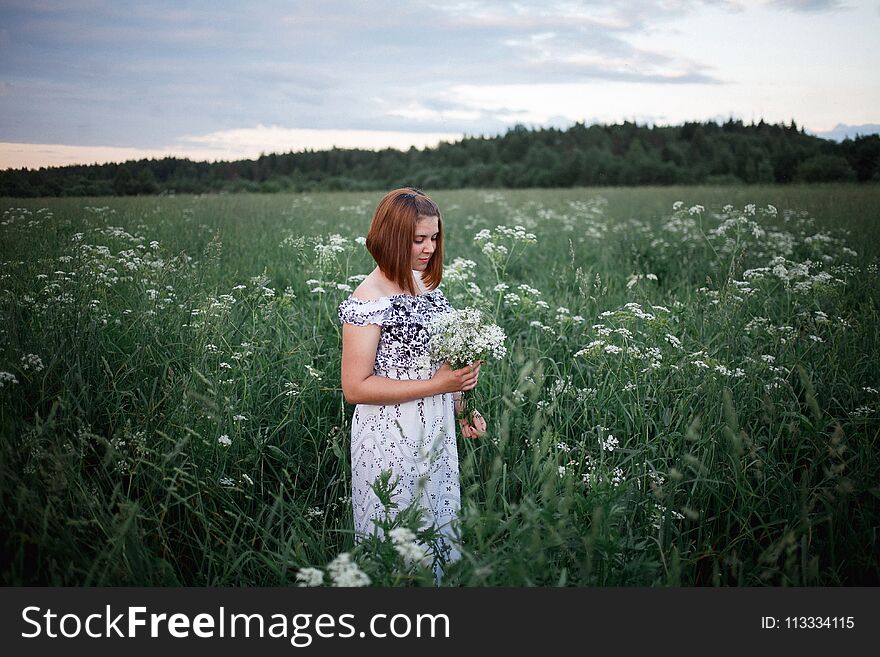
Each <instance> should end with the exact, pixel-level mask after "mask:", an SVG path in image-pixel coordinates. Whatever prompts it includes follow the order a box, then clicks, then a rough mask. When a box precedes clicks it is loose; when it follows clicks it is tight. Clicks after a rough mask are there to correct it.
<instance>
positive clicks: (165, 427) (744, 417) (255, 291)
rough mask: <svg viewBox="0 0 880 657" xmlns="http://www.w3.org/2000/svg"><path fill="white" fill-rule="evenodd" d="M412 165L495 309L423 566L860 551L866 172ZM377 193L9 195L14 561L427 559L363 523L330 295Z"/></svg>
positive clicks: (397, 571) (798, 564) (561, 564)
mask: <svg viewBox="0 0 880 657" xmlns="http://www.w3.org/2000/svg"><path fill="white" fill-rule="evenodd" d="M432 196H433V197H434V198H435V200H436V201H437V202H438V204H439V205H440V207H441V209H442V210H443V212H444V231H445V235H446V246H445V251H446V254H447V255H446V258H447V260H446V265H447V276H446V278H445V280H444V283H443V287H444V290H445V291H446V295H447V296H448V297H449V298H450V300H451V301H452V303H453V305H455V306H456V307H461V306H465V305H478V306H480V307H481V308H483V309H484V310H486V311H487V312H488V313H489V315H490V316H492V317H493V321H495V322H496V323H498V324H500V325H502V326H503V327H504V328H505V330H506V331H507V333H508V335H509V337H510V342H509V347H510V349H509V353H508V357H507V358H506V359H505V360H504V361H502V362H498V363H493V364H492V365H490V366H486V367H484V368H483V370H482V374H483V376H481V380H480V385H479V387H478V392H479V394H480V395H481V399H482V401H481V404H480V406H479V408H480V410H481V411H482V412H483V415H484V416H486V417H487V419H488V421H489V427H490V430H489V433H488V434H487V435H486V436H485V437H484V438H482V439H480V440H463V439H459V453H460V458H461V478H462V512H461V522H462V533H463V558H462V560H461V561H460V562H457V563H453V564H447V565H446V567H445V575H444V580H443V581H444V583H446V584H450V585H468V586H471V585H475V586H481V585H491V586H497V585H503V586H533V585H539V586H551V585H578V586H583V585H600V586H603V585H626V586H629V585H640V586H641V585H660V586H662V585H685V586H692V585H700V586H702V585H713V586H718V585H721V586H726V585H771V586H788V585H801V586H804V585H806V586H814V585H843V584H847V585H853V584H856V585H858V584H877V583H878V579H880V577H878V574H880V568H878V563H880V560H878V556H880V551H878V547H877V546H878V544H877V541H876V531H877V526H878V525H880V519H878V516H880V514H878V486H877V480H878V477H877V475H878V463H880V458H878V454H877V445H876V442H877V436H878V429H880V421H878V402H880V393H878V389H880V380H878V379H880V377H878V375H877V369H878V368H877V363H878V362H880V354H878V350H880V336H878V330H877V327H878V321H877V320H878V318H877V312H878V310H877V309H878V301H880V285H878V278H877V265H878V256H880V242H878V240H877V236H878V231H877V221H878V218H880V211H878V208H880V203H878V201H880V190H877V189H875V188H869V187H857V186H848V185H828V186H811V187H785V188H781V187H747V188H732V189H731V188H693V187H689V188H656V189H648V188H646V189H608V190H606V189H602V190H590V189H576V190H559V191H556V190H516V191H494V190H493V191H474V190H462V191H454V192H443V193H437V194H434V195H432ZM379 197H381V194H379V193H320V194H309V195H228V196H222V195H221V196H198V197H194V196H179V197H143V198H126V199H118V198H104V199H51V200H40V199H37V200H28V201H22V200H17V199H0V207H2V208H3V210H4V212H3V217H2V222H0V261H2V270H0V271H2V306H0V312H2V313H3V320H4V321H2V323H0V338H2V352H0V371H3V372H5V373H6V374H5V375H3V374H0V383H2V387H0V426H2V435H3V441H2V446H0V491H2V497H0V499H2V507H3V508H2V533H3V549H4V552H5V554H6V558H5V559H4V560H3V581H4V583H6V584H52V585H181V584H182V585H210V586H217V585H232V586H238V585H248V586H252V585H284V584H293V583H295V582H296V575H297V572H299V571H300V570H301V569H303V568H305V567H310V566H317V567H319V568H324V567H325V566H326V565H327V564H328V563H329V562H330V561H331V560H333V559H334V558H335V557H336V556H337V555H339V554H340V553H342V552H349V553H351V554H353V555H354V558H355V560H356V561H357V562H358V563H359V564H360V566H361V567H362V568H363V569H364V570H365V572H367V574H368V575H369V576H370V579H371V581H372V583H374V584H389V585H430V584H432V583H433V578H432V576H431V574H430V572H429V571H428V569H427V568H420V567H417V566H416V567H412V568H407V567H406V564H404V563H403V562H402V561H401V560H400V558H399V555H397V553H396V552H395V551H394V549H392V547H391V545H390V544H384V543H381V542H374V543H366V544H361V545H359V546H355V544H354V542H353V535H352V526H351V504H350V499H349V493H350V464H349V452H348V449H349V434H350V429H351V413H352V410H353V408H352V407H351V406H350V405H347V404H346V403H345V402H344V400H343V397H342V393H341V388H340V382H339V367H340V349H341V327H340V325H339V322H338V319H337V315H336V307H337V305H338V304H339V302H340V301H341V300H342V299H343V298H345V297H346V296H348V294H349V292H350V290H351V289H352V288H353V287H355V286H356V285H357V282H358V281H359V280H360V278H359V277H361V276H363V275H365V274H367V273H368V272H369V271H370V270H371V269H372V268H373V266H374V263H373V262H372V260H371V259H370V258H369V255H368V254H367V253H366V250H365V249H364V248H363V247H362V246H361V245H360V244H358V243H357V242H356V241H355V238H356V237H357V236H363V235H365V233H366V229H367V227H368V225H369V219H370V213H371V211H372V208H373V207H374V206H375V204H376V203H377V201H378V199H379ZM679 200H680V201H683V205H681V207H679V208H678V209H673V203H674V202H675V201H679ZM698 204H699V205H700V206H704V207H703V208H702V209H701V208H700V207H699V206H698ZM726 204H731V205H732V206H733V207H730V208H728V209H727V210H724V209H723V207H724V206H725V205H726ZM747 204H756V205H757V208H755V209H754V210H753V209H751V208H746V207H745V206H746V205H747ZM767 204H772V205H773V206H775V208H776V210H777V212H775V213H774V212H773V211H771V210H769V209H767V208H766V206H767ZM499 225H501V226H508V227H513V226H516V225H520V226H523V227H524V228H525V229H526V230H527V231H529V232H531V233H533V234H534V235H535V238H536V240H535V241H536V243H530V242H529V241H524V240H521V239H518V238H516V237H515V236H511V235H505V234H504V232H503V231H496V230H495V227H496V226H499ZM483 229H487V230H488V231H489V232H490V236H491V237H490V238H488V239H490V240H491V241H492V243H493V244H496V245H502V246H505V247H506V248H507V254H506V255H505V254H504V253H503V251H498V250H495V251H493V250H492V249H488V250H487V251H486V252H484V251H483V249H482V246H481V245H482V244H484V243H485V241H486V240H485V239H483V240H482V241H475V240H474V237H475V235H476V234H477V233H479V232H480V231H481V230H483ZM334 235H338V236H339V237H333V236H334ZM780 257H781V258H782V259H781V260H780V259H779V258H780ZM456 258H461V259H466V260H470V261H471V262H472V263H473V264H472V265H470V264H469V263H463V262H461V261H458V262H457V263H456V262H454V261H455V259H456ZM774 258H776V259H775V260H774ZM520 286H525V287H520ZM406 521H408V519H407V517H406V516H401V518H400V519H399V520H398V522H406ZM389 526H390V525H389Z"/></svg>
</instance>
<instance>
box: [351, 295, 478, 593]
mask: <svg viewBox="0 0 880 657" xmlns="http://www.w3.org/2000/svg"><path fill="white" fill-rule="evenodd" d="M450 309H451V308H450V306H449V303H448V302H447V301H446V299H445V297H444V296H443V293H442V292H441V291H440V290H439V288H437V289H435V290H433V291H432V292H429V293H428V294H425V295H418V296H415V297H414V296H411V295H396V296H394V297H381V298H378V299H371V300H367V301H364V300H359V299H354V298H349V299H346V300H345V301H343V302H342V304H340V307H339V316H340V320H341V321H342V322H347V323H351V324H355V325H360V326H362V325H364V324H367V323H375V324H379V325H380V326H381V333H380V340H379V345H378V348H377V353H376V363H375V365H374V368H373V373H374V374H375V375H376V376H384V377H386V378H389V379H396V380H427V379H430V378H431V376H432V375H433V374H434V373H435V372H436V370H437V369H438V368H439V367H440V363H436V362H435V363H431V364H430V366H429V367H427V366H426V364H427V363H428V362H429V361H426V360H424V356H425V354H426V353H427V340H428V338H429V337H430V336H429V333H428V327H427V323H428V321H429V320H430V318H431V317H432V316H433V315H434V314H436V313H438V312H444V311H448V310H450ZM455 432H456V420H455V410H454V402H453V399H452V395H451V394H450V393H445V394H438V395H432V396H428V397H423V398H421V399H414V400H412V401H407V402H402V403H399V404H382V405H373V404H357V405H356V406H355V409H354V413H353V415H352V428H351V476H352V509H353V514H354V528H355V536H356V538H358V537H362V536H364V535H370V534H373V533H375V532H377V528H376V526H375V524H374V523H373V519H374V518H381V517H382V515H383V513H384V511H383V507H382V503H381V502H380V500H379V498H378V497H377V496H376V494H375V492H374V491H373V489H372V486H371V485H372V484H373V483H374V482H375V481H376V478H377V477H379V475H380V473H381V472H382V471H383V470H388V469H390V470H391V471H392V476H391V481H392V482H393V481H394V480H395V479H397V480H398V483H397V487H396V489H395V492H394V494H393V496H392V500H393V501H394V502H396V503H397V505H398V506H397V507H396V509H393V510H392V511H391V515H392V517H393V516H394V514H395V513H396V512H397V511H399V510H401V509H404V508H406V507H407V506H409V505H410V504H412V503H416V504H418V505H419V507H420V508H421V511H422V518H423V526H430V525H434V526H436V527H437V528H438V529H439V530H440V532H441V534H442V536H443V537H444V539H443V541H442V542H441V550H442V551H443V552H444V554H443V556H444V558H445V559H446V560H454V559H458V558H459V557H460V553H459V550H458V547H457V545H459V544H460V537H459V534H458V526H457V522H456V520H457V516H458V512H459V510H460V505H461V502H460V499H461V498H460V485H459V470H458V447H457V444H456V433H455ZM378 533H380V534H381V530H378ZM435 572H437V568H436V567H435ZM438 577H439V575H438Z"/></svg>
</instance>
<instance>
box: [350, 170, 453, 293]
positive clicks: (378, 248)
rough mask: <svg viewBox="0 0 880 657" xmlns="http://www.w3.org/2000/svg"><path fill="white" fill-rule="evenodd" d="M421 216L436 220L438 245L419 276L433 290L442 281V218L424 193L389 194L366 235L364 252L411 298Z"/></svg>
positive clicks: (398, 191) (413, 190)
mask: <svg viewBox="0 0 880 657" xmlns="http://www.w3.org/2000/svg"><path fill="white" fill-rule="evenodd" d="M420 217H437V230H438V234H437V246H436V248H435V249H434V254H433V255H432V256H431V260H430V262H429V263H428V267H427V268H426V269H425V273H424V274H423V275H422V281H423V282H424V283H425V285H426V286H427V288H428V289H429V290H433V289H434V288H436V287H437V286H438V285H440V280H441V279H442V278H443V217H442V216H441V215H440V208H438V207H437V204H436V203H434V201H432V200H431V199H430V198H428V196H427V195H426V194H425V193H424V192H422V191H421V190H418V189H416V188H414V187H401V188H400V189H395V190H392V191H390V192H388V193H387V194H386V195H385V196H384V198H383V199H382V200H381V201H379V205H378V206H377V207H376V212H374V213H373V220H372V221H371V222H370V230H369V231H368V232H367V251H369V252H370V255H372V256H373V259H374V260H375V261H376V264H378V265H379V270H380V271H381V272H382V273H383V274H384V275H385V276H387V277H388V278H389V279H390V280H392V281H394V282H395V283H397V285H398V286H399V287H400V288H401V289H403V290H406V291H407V292H408V293H409V294H412V295H416V294H418V291H417V290H416V288H415V284H414V283H413V269H412V245H413V242H414V241H415V236H416V222H417V221H418V220H419V218H420ZM429 239H430V237H429Z"/></svg>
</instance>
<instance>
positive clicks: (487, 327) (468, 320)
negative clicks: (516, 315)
mask: <svg viewBox="0 0 880 657" xmlns="http://www.w3.org/2000/svg"><path fill="white" fill-rule="evenodd" d="M429 331H430V333H431V338H430V340H429V342H428V350H429V351H430V354H431V358H432V359H433V360H435V361H437V360H441V361H449V365H450V367H452V369H460V368H462V367H464V366H465V365H468V364H470V363H472V362H473V361H475V360H486V359H487V358H488V357H489V356H492V357H494V358H496V359H501V358H504V355H505V354H506V353H507V348H506V347H505V346H504V341H505V340H506V339H507V336H506V335H505V333H504V329H502V328H501V327H500V326H498V325H496V324H490V323H489V322H487V321H486V320H485V318H484V317H483V313H482V312H480V311H479V310H478V309H477V308H464V309H462V310H453V311H451V312H447V313H442V314H440V315H436V316H435V317H434V318H433V319H432V320H431V324H430V327H429ZM473 395H474V390H465V391H464V392H462V394H461V413H460V414H459V417H460V418H461V417H466V418H468V419H469V420H470V419H471V415H472V413H473V403H472V398H473Z"/></svg>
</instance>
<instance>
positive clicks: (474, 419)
mask: <svg viewBox="0 0 880 657" xmlns="http://www.w3.org/2000/svg"><path fill="white" fill-rule="evenodd" d="M458 423H459V424H460V425H461V435H462V436H464V437H465V438H479V437H481V436H482V435H483V434H485V433H486V420H485V419H483V416H482V415H480V411H477V410H475V411H474V412H473V413H472V414H471V417H470V419H468V418H465V417H463V418H461V419H460V420H459V421H458Z"/></svg>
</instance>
